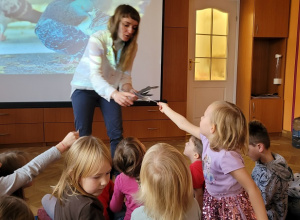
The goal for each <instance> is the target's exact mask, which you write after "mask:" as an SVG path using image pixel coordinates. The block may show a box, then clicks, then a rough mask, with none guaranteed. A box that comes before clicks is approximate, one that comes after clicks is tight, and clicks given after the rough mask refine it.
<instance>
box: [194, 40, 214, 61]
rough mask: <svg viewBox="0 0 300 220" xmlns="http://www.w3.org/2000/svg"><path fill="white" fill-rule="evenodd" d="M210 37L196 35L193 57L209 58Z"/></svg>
mask: <svg viewBox="0 0 300 220" xmlns="http://www.w3.org/2000/svg"><path fill="white" fill-rule="evenodd" d="M210 45H211V37H210V36H207V35H196V48H195V57H210V56H211V52H210Z"/></svg>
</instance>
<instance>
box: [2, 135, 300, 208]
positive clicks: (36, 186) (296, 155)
mask: <svg viewBox="0 0 300 220" xmlns="http://www.w3.org/2000/svg"><path fill="white" fill-rule="evenodd" d="M186 140H187V138H182V139H179V140H158V141H151V142H150V141H143V143H144V144H145V146H146V147H147V148H149V147H151V146H152V145H154V144H155V143H158V142H165V143H169V144H171V145H173V146H175V147H176V148H177V149H178V150H179V151H181V152H182V151H183V149H184V145H185V142H186ZM47 149H49V147H46V146H34V147H32V146H22V147H20V146H14V147H11V146H7V145H6V146H2V147H1V145H0V153H1V152H4V151H7V150H22V151H26V152H28V153H30V155H31V156H32V157H34V156H36V155H38V154H40V153H42V152H44V151H45V150H47ZM271 149H272V150H273V151H274V152H276V153H279V154H281V155H282V156H283V157H284V158H285V159H286V161H287V163H288V164H289V166H290V167H291V168H292V170H293V172H294V173H297V172H300V162H299V161H300V149H297V148H295V147H293V146H292V144H291V139H289V138H286V137H281V136H271ZM244 160H245V164H246V169H247V170H248V172H249V173H251V170H252V169H253V167H254V162H253V161H251V159H250V158H249V157H247V156H245V157H244ZM62 161H63V160H62V159H60V160H59V161H56V162H55V163H53V164H51V165H50V166H48V167H47V168H46V170H44V172H42V173H41V174H40V175H39V176H37V177H36V178H35V180H34V183H33V186H31V187H29V188H27V189H25V196H26V197H27V202H28V204H29V205H30V207H31V209H32V211H33V213H34V214H36V213H37V210H38V208H39V207H41V202H40V201H41V198H42V197H43V195H45V194H47V193H51V186H53V185H55V184H56V183H57V181H58V179H59V177H60V173H61V172H60V171H61V169H62Z"/></svg>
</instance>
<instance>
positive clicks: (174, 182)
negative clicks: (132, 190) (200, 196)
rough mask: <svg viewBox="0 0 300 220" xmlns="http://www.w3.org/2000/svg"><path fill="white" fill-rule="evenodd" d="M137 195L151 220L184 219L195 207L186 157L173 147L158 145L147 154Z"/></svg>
mask: <svg viewBox="0 0 300 220" xmlns="http://www.w3.org/2000/svg"><path fill="white" fill-rule="evenodd" d="M140 181H141V187H140V190H139V192H138V193H137V194H136V199H137V201H138V202H140V203H141V204H143V205H144V207H145V208H144V209H145V212H146V214H147V215H148V216H149V217H150V218H152V219H155V220H156V219H157V220H158V219H159V220H170V219H183V218H184V215H185V213H186V212H187V211H188V210H189V208H190V207H191V205H192V201H193V200H192V199H193V187H192V185H193V184H192V177H191V173H190V170H189V166H188V164H187V161H186V159H185V158H184V156H183V155H182V154H181V153H180V152H179V151H178V150H177V149H175V148H174V147H173V146H171V145H169V144H165V143H159V144H156V145H154V146H152V147H151V148H150V149H149V150H148V151H147V152H146V154H145V156H144V160H143V163H142V168H141V174H140Z"/></svg>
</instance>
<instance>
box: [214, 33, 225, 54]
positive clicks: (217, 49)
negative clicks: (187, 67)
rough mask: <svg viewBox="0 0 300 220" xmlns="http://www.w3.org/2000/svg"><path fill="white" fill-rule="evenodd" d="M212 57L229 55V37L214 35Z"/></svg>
mask: <svg viewBox="0 0 300 220" xmlns="http://www.w3.org/2000/svg"><path fill="white" fill-rule="evenodd" d="M212 57H213V58H226V57H227V37H226V36H213V37H212Z"/></svg>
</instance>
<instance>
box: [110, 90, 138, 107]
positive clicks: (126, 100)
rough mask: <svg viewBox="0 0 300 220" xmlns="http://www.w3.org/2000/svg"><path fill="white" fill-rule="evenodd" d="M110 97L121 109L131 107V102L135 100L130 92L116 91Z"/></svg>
mask: <svg viewBox="0 0 300 220" xmlns="http://www.w3.org/2000/svg"><path fill="white" fill-rule="evenodd" d="M111 97H112V98H113V99H114V100H115V102H116V103H118V104H119V105H121V106H123V107H127V106H131V105H133V101H134V99H135V98H136V96H135V95H134V94H132V93H131V92H118V91H117V90H116V91H114V92H113V93H112V95H111Z"/></svg>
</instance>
